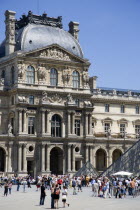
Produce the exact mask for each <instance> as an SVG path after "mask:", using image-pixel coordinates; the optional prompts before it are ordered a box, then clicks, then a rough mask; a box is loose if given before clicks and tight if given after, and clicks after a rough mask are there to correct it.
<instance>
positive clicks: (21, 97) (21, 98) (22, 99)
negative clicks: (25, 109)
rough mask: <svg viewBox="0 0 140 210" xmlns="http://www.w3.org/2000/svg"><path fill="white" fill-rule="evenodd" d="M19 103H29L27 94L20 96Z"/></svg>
mask: <svg viewBox="0 0 140 210" xmlns="http://www.w3.org/2000/svg"><path fill="white" fill-rule="evenodd" d="M18 102H19V103H28V100H27V98H26V97H25V96H18Z"/></svg>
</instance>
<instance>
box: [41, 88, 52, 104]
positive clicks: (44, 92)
mask: <svg viewBox="0 0 140 210" xmlns="http://www.w3.org/2000/svg"><path fill="white" fill-rule="evenodd" d="M41 103H42V104H46V103H50V102H49V98H48V94H47V92H46V91H43V92H42V99H41Z"/></svg>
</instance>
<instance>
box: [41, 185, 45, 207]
mask: <svg viewBox="0 0 140 210" xmlns="http://www.w3.org/2000/svg"><path fill="white" fill-rule="evenodd" d="M45 196H46V191H45V186H44V183H42V185H41V195H40V205H44V201H45Z"/></svg>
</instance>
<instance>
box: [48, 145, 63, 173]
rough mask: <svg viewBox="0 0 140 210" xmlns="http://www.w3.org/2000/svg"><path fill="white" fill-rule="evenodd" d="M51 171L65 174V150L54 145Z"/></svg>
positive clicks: (51, 154) (51, 153) (51, 156)
mask: <svg viewBox="0 0 140 210" xmlns="http://www.w3.org/2000/svg"><path fill="white" fill-rule="evenodd" d="M50 171H51V173H52V174H56V175H62V174H63V150H62V149H60V148H59V147H54V148H53V149H52V150H51V152H50Z"/></svg>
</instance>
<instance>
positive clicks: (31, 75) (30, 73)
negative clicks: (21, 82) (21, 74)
mask: <svg viewBox="0 0 140 210" xmlns="http://www.w3.org/2000/svg"><path fill="white" fill-rule="evenodd" d="M26 78H27V83H28V84H34V82H35V70H34V67H32V66H28V68H27V71H26Z"/></svg>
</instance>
